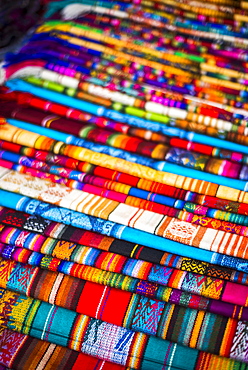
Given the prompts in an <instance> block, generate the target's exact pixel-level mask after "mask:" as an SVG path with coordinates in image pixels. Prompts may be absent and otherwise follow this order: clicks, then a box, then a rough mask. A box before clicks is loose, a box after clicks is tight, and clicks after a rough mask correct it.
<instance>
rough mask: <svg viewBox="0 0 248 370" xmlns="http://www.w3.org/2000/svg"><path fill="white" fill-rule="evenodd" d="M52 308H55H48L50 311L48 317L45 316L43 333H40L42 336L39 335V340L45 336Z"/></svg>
mask: <svg viewBox="0 0 248 370" xmlns="http://www.w3.org/2000/svg"><path fill="white" fill-rule="evenodd" d="M54 308H55V306H52V307H51V308H50V311H49V313H48V315H47V318H46V321H45V325H44V329H43V332H42V334H41V338H40V339H43V338H44V336H45V334H46V327H47V324H48V321H49V319H50V316H51V314H52V311H53V310H54Z"/></svg>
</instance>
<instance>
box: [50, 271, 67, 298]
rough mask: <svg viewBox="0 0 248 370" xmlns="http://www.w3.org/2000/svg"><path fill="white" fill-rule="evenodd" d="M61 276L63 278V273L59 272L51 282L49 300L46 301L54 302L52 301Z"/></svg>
mask: <svg viewBox="0 0 248 370" xmlns="http://www.w3.org/2000/svg"><path fill="white" fill-rule="evenodd" d="M63 278H64V274H61V273H59V274H58V276H57V278H56V280H55V282H54V284H53V287H52V290H51V293H50V295H49V301H48V302H49V303H51V304H54V301H55V298H56V295H57V292H58V288H59V286H60V284H61V281H62V280H63Z"/></svg>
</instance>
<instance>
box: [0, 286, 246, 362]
mask: <svg viewBox="0 0 248 370" xmlns="http://www.w3.org/2000/svg"><path fill="white" fill-rule="evenodd" d="M0 291H1V306H0V309H1V311H0V319H1V321H0V323H1V326H3V327H6V328H7V329H11V330H15V331H18V332H20V333H23V334H29V335H31V336H34V337H35V338H37V339H43V340H46V341H51V342H52V343H54V344H59V345H62V346H67V347H68V348H71V349H74V350H77V351H81V352H83V353H86V354H89V355H95V356H97V357H99V358H102V359H104V360H109V361H111V362H114V363H118V364H120V365H127V364H128V365H131V366H132V367H134V368H138V366H139V364H140V362H141V358H140V356H141V355H142V358H143V360H145V359H146V357H147V356H148V360H149V351H150V347H151V345H152V346H155V347H157V349H159V351H158V350H157V351H156V352H155V353H154V358H153V361H154V362H158V363H159V364H160V366H161V365H163V364H165V363H166V362H165V361H166V360H165V357H166V356H165V350H166V346H167V345H168V343H167V342H165V341H164V340H162V341H161V339H159V338H156V337H154V336H148V335H147V334H142V333H141V332H139V331H137V332H134V331H132V330H129V329H125V328H123V327H120V326H117V325H113V324H109V323H106V322H104V321H102V320H99V319H94V318H90V317H89V316H87V315H83V314H77V313H76V312H74V311H71V310H67V309H64V308H62V307H59V306H54V305H51V304H49V303H46V302H41V301H39V300H36V299H32V298H30V297H25V296H23V295H19V294H17V293H13V292H11V291H8V290H6V289H1V290H0ZM155 306H156V305H155ZM154 308H155V307H154ZM181 310H185V309H184V308H182V309H181ZM27 312H28V313H29V319H28V320H26V314H27ZM151 312H152V311H150V310H149V309H148V314H149V315H150V314H151ZM165 312H166V314H165V315H163V318H162V320H163V325H162V327H161V330H159V334H160V335H161V337H162V338H163V339H168V340H172V341H174V340H176V341H177V342H178V343H180V344H184V345H187V346H189V347H191V348H198V349H199V350H204V351H208V352H209V353H213V354H217V355H221V356H224V357H230V358H232V359H235V360H241V361H243V362H247V361H248V360H247V358H246V350H245V349H243V345H242V341H243V339H242V338H243V336H244V333H245V332H246V331H247V328H246V325H247V323H246V322H245V321H237V320H235V319H231V318H229V319H227V318H224V317H223V316H218V315H214V314H210V313H205V314H202V313H201V311H197V310H193V309H192V310H191V309H189V310H188V311H187V310H186V311H185V312H184V313H183V314H180V312H176V309H175V310H174V305H172V307H168V310H166V311H165ZM173 312H174V315H173ZM137 315H138V317H137V321H135V322H136V323H138V322H139V320H140V319H141V320H142V317H143V314H142V310H138V311H137ZM139 317H140V319H139ZM189 325H190V329H191V330H189ZM141 326H142V325H141ZM172 328H174V329H173V330H172ZM175 328H177V329H176V330H175Z"/></svg>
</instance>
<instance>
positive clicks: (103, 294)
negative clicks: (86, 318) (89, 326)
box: [96, 285, 108, 319]
mask: <svg viewBox="0 0 248 370" xmlns="http://www.w3.org/2000/svg"><path fill="white" fill-rule="evenodd" d="M107 289H108V287H107V285H105V288H104V290H103V293H102V296H101V299H100V302H99V304H98V306H97V309H96V319H98V313H99V310H100V308H101V304H102V301H103V298H104V296H105V294H106V290H107Z"/></svg>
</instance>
